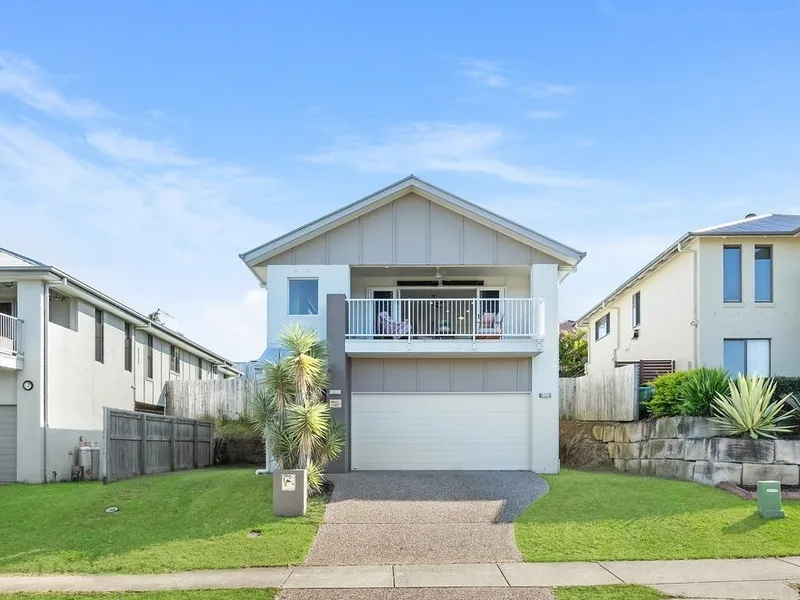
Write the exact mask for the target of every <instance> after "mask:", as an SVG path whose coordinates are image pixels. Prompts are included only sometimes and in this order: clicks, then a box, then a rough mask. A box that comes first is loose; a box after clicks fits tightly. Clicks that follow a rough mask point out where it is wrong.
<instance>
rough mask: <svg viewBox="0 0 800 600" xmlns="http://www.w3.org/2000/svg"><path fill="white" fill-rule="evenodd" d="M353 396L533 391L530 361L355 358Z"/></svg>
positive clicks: (519, 359) (352, 368)
mask: <svg viewBox="0 0 800 600" xmlns="http://www.w3.org/2000/svg"><path fill="white" fill-rule="evenodd" d="M350 372H351V386H352V391H353V393H372V394H380V393H409V394H412V393H457V392H463V393H481V392H486V393H501V392H530V391H531V359H530V358H425V359H414V358H354V359H352V360H351V365H350Z"/></svg>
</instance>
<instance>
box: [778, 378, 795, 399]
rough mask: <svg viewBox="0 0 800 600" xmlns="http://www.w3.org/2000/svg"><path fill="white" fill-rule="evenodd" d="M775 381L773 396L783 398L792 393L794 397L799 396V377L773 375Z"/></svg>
mask: <svg viewBox="0 0 800 600" xmlns="http://www.w3.org/2000/svg"><path fill="white" fill-rule="evenodd" d="M772 380H773V381H774V382H775V396H777V397H778V398H783V397H784V396H788V395H789V394H792V395H793V396H794V397H795V398H800V377H780V376H779V377H773V378H772Z"/></svg>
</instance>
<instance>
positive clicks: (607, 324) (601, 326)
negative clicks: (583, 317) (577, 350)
mask: <svg viewBox="0 0 800 600" xmlns="http://www.w3.org/2000/svg"><path fill="white" fill-rule="evenodd" d="M610 331H611V313H606V314H605V315H603V316H602V317H600V318H599V319H598V320H597V321H595V323H594V339H595V341H596V340H600V339H602V338H604V337H606V336H607V335H608V334H609V332H610Z"/></svg>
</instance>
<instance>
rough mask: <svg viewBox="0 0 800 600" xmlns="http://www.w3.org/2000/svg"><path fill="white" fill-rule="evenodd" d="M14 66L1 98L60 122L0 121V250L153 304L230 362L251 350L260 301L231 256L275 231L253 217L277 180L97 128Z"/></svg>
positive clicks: (93, 119) (257, 336) (92, 110)
mask: <svg viewBox="0 0 800 600" xmlns="http://www.w3.org/2000/svg"><path fill="white" fill-rule="evenodd" d="M14 61H15V64H17V65H20V64H21V65H24V70H25V72H26V76H25V77H24V78H22V79H20V78H17V77H16V76H15V77H9V75H8V73H9V71H8V69H7V68H6V70H5V71H3V73H4V74H3V75H0V81H2V84H0V94H6V95H10V96H13V97H15V98H17V99H18V100H20V101H21V102H23V103H25V104H27V105H28V106H31V107H34V108H36V109H38V110H39V111H42V112H43V113H48V114H58V115H60V116H62V117H67V118H69V119H70V121H69V127H65V128H62V127H60V126H57V127H56V126H53V125H52V124H51V122H50V121H48V120H46V121H45V122H44V123H47V125H45V124H44V123H42V122H39V121H38V120H37V119H35V118H31V117H26V118H24V119H18V120H9V119H5V120H4V119H3V118H0V215H2V219H0V239H2V240H3V242H4V245H7V246H9V247H10V248H12V249H14V248H16V249H19V250H20V251H21V252H23V253H25V254H29V255H31V256H33V257H34V258H38V259H39V260H42V261H44V262H48V263H51V264H56V265H57V266H59V267H62V268H64V269H66V270H67V271H73V273H72V274H73V275H75V276H77V277H80V278H82V279H85V280H86V281H88V282H89V283H92V284H94V285H96V286H97V287H98V288H100V289H102V290H103V291H105V292H107V293H109V294H111V295H113V296H116V297H118V298H119V299H120V300H123V301H125V302H127V303H129V304H131V305H132V306H134V307H136V308H138V309H139V310H142V311H148V310H154V309H155V308H156V307H162V308H164V309H165V310H167V311H168V312H170V313H172V314H174V315H175V316H176V317H177V318H178V319H179V321H180V323H181V328H182V330H183V331H184V332H185V333H186V334H187V335H190V336H192V337H194V338H195V339H198V341H200V342H203V343H205V344H207V345H208V346H209V347H211V348H213V349H215V350H217V351H219V352H221V353H223V354H228V355H230V356H231V358H239V357H242V358H251V357H252V356H253V355H256V354H257V353H259V352H260V351H261V350H262V349H263V344H264V337H265V336H264V329H265V321H264V312H263V310H262V304H263V299H259V298H260V293H259V292H258V290H255V291H256V294H252V292H253V290H254V288H255V283H254V280H252V276H251V275H250V274H249V273H248V272H247V269H246V268H244V267H243V265H241V264H240V263H239V260H238V257H237V254H238V253H239V252H241V251H242V250H244V249H247V248H249V247H253V246H255V245H257V244H259V243H262V242H263V241H265V240H266V239H269V238H271V237H273V236H274V235H277V234H278V233H279V232H280V231H281V230H282V229H283V227H282V225H281V224H280V223H276V222H270V221H267V220H265V219H266V217H265V216H263V215H265V214H267V213H254V212H253V210H252V207H254V206H263V204H264V203H265V202H270V201H277V196H278V189H279V183H278V182H277V181H276V180H274V179H272V178H270V177H266V176H263V175H262V174H260V173H258V172H255V171H253V170H252V169H250V168H248V167H247V166H244V165H238V164H230V163H226V162H223V161H220V160H216V159H211V158H207V157H199V156H194V155H193V154H191V153H187V152H183V151H181V150H180V149H179V148H178V147H177V146H176V145H174V144H172V143H169V142H164V141H161V140H152V139H148V138H147V137H143V136H141V135H139V133H138V132H132V131H125V130H122V129H107V128H103V127H102V125H103V123H102V121H101V120H100V117H101V116H102V115H106V114H110V112H111V111H109V110H107V109H105V108H104V107H102V106H100V105H99V104H96V103H94V102H91V101H88V100H81V101H74V100H72V99H70V98H69V97H67V96H65V95H64V94H62V93H61V92H60V91H59V90H58V89H56V88H54V87H52V86H51V85H50V84H49V83H47V82H48V81H49V77H48V75H47V73H46V72H44V70H43V69H41V68H40V67H38V66H37V65H35V64H34V63H32V62H30V61H29V60H27V59H23V58H18V57H15V58H14ZM4 64H6V65H7V64H8V62H6V63H4ZM11 71H12V72H13V73H18V72H19V71H20V70H19V68H17V67H14V68H12V70H11ZM22 90H27V92H25V93H23V92H22ZM127 122H129V123H135V122H136V120H135V119H130V120H128V121H127ZM75 129H77V130H78V131H79V133H75ZM20 223H36V226H35V227H29V228H23V227H20V226H19V224H20ZM211 274H213V275H211ZM198 282H203V283H202V284H201V287H200V288H198ZM237 290H238V291H237ZM256 313H258V319H257V320H255V321H254V320H253V317H254V315H255V314H256ZM212 316H213V320H212V319H211V317H212Z"/></svg>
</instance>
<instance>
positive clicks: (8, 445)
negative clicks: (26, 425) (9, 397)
mask: <svg viewBox="0 0 800 600" xmlns="http://www.w3.org/2000/svg"><path fill="white" fill-rule="evenodd" d="M16 480H17V407H16V406H0V481H1V482H7V481H16Z"/></svg>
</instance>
